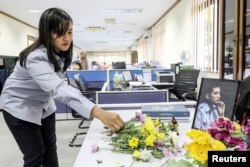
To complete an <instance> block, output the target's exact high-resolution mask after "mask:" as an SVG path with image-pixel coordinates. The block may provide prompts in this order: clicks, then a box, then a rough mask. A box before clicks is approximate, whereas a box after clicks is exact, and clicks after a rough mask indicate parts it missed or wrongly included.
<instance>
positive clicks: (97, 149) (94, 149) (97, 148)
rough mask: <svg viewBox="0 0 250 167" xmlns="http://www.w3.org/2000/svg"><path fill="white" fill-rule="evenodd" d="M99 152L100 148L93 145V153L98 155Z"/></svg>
mask: <svg viewBox="0 0 250 167" xmlns="http://www.w3.org/2000/svg"><path fill="white" fill-rule="evenodd" d="M98 151H99V146H98V145H97V144H93V145H92V146H91V152H92V153H96V152H98Z"/></svg>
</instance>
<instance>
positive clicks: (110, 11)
mask: <svg viewBox="0 0 250 167" xmlns="http://www.w3.org/2000/svg"><path fill="white" fill-rule="evenodd" d="M142 10H143V9H103V10H102V11H103V12H104V13H141V12H142Z"/></svg>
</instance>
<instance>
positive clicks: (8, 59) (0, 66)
mask: <svg viewBox="0 0 250 167" xmlns="http://www.w3.org/2000/svg"><path fill="white" fill-rule="evenodd" d="M17 59H18V57H14V56H2V55H0V93H1V92H2V87H3V85H4V83H5V80H6V79H7V78H8V77H9V76H10V74H11V73H12V72H13V69H14V67H15V65H16V62H17Z"/></svg>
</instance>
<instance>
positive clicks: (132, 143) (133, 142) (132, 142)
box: [128, 137, 139, 148]
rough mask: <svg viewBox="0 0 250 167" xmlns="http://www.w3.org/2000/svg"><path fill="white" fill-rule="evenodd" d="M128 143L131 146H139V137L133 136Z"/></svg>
mask: <svg viewBox="0 0 250 167" xmlns="http://www.w3.org/2000/svg"><path fill="white" fill-rule="evenodd" d="M128 145H129V146H130V147H131V148H137V147H138V145H139V139H138V138H137V137H132V138H131V139H129V140H128Z"/></svg>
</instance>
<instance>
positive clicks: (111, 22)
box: [104, 18, 116, 24]
mask: <svg viewBox="0 0 250 167" xmlns="http://www.w3.org/2000/svg"><path fill="white" fill-rule="evenodd" d="M104 21H105V23H107V24H116V18H105V19H104Z"/></svg>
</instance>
